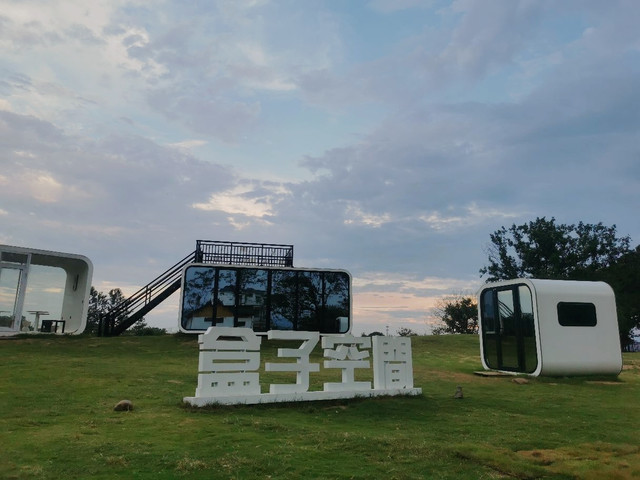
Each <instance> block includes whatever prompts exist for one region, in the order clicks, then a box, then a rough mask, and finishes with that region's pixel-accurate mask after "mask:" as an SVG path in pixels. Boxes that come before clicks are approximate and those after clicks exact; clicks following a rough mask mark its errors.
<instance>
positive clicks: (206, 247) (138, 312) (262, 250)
mask: <svg viewBox="0 0 640 480" xmlns="http://www.w3.org/2000/svg"><path fill="white" fill-rule="evenodd" d="M194 262H195V263H219V264H227V265H256V266H274V267H293V245H278V244H267V243H242V242H218V241H212V240H197V241H196V249H195V251H193V252H191V253H190V254H189V255H187V256H186V257H184V258H183V259H182V260H180V261H179V262H178V263H176V264H175V265H173V266H172V267H170V268H169V269H167V270H166V271H165V272H164V273H162V274H160V275H158V276H157V277H156V278H154V279H153V280H151V281H150V282H149V283H148V284H147V285H145V286H144V287H142V288H141V289H140V290H138V291H137V292H136V293H134V294H133V295H131V296H130V297H129V298H127V299H126V300H123V301H122V302H120V303H119V304H117V305H115V306H114V307H112V308H111V310H109V311H108V312H107V313H105V314H103V315H101V316H100V320H99V324H98V335H100V336H112V335H120V334H121V333H122V332H124V331H125V330H126V329H127V328H129V327H130V326H132V325H133V324H134V323H136V322H137V321H138V320H140V319H141V318H143V317H144V315H146V314H147V313H149V312H150V311H151V310H153V309H154V308H155V307H157V306H158V305H159V304H160V303H162V302H163V301H164V300H166V299H167V298H168V297H169V296H170V295H171V294H172V293H173V292H175V291H176V290H178V289H179V288H180V286H181V284H182V270H183V269H184V267H185V266H187V265H189V264H190V263H194Z"/></svg>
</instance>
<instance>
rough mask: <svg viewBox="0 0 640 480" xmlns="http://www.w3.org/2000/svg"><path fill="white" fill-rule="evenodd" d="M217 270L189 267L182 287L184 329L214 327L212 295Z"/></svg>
mask: <svg viewBox="0 0 640 480" xmlns="http://www.w3.org/2000/svg"><path fill="white" fill-rule="evenodd" d="M215 276H216V270H215V269H214V268H211V267H195V266H194V267H188V268H187V269H186V271H185V276H184V285H183V286H182V287H183V288H182V317H181V318H182V328H184V329H186V330H206V329H207V328H209V327H210V326H212V325H213V321H214V317H213V304H212V295H213V288H214V285H215Z"/></svg>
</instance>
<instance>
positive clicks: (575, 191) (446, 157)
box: [0, 0, 640, 333]
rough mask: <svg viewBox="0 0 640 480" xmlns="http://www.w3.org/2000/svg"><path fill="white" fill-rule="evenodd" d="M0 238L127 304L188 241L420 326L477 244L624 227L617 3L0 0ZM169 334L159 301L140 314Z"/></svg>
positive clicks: (631, 45)
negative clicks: (252, 255) (283, 257)
mask: <svg viewBox="0 0 640 480" xmlns="http://www.w3.org/2000/svg"><path fill="white" fill-rule="evenodd" d="M0 12H1V13H0V243H5V244H11V245H20V246H27V247H33V248H42V249H51V250H58V251H63V252H73V253H80V254H83V255H86V256H88V257H89V258H91V259H92V261H93V262H94V265H95V272H94V282H93V283H94V285H95V286H96V287H97V288H98V289H99V290H103V291H106V290H108V289H109V288H113V287H120V288H122V289H123V290H124V291H125V292H132V291H135V290H136V289H137V288H138V287H140V286H142V285H144V284H145V283H147V282H148V281H149V280H151V279H153V278H154V277H155V276H156V275H158V274H159V273H161V272H162V271H163V270H164V269H165V268H167V267H169V266H171V265H173V264H174V263H175V262H176V261H177V260H179V259H181V258H182V257H184V256H185V255H186V253H188V252H189V251H191V250H192V249H193V247H194V245H195V240H197V239H213V240H234V241H247V242H265V243H287V244H294V245H295V249H296V261H295V264H296V265H297V266H304V267H314V268H315V267H318V268H321V267H329V268H345V269H347V270H349V271H351V273H352V275H353V277H354V290H355V295H354V325H355V332H356V333H360V332H361V331H366V332H370V331H372V330H380V331H384V328H385V327H386V326H387V325H389V330H390V331H391V332H394V331H395V330H397V328H400V327H403V326H406V327H409V328H413V329H414V330H416V331H418V332H420V333H422V332H424V331H427V330H428V326H427V323H428V321H429V319H430V311H431V308H432V307H433V305H434V303H435V302H436V301H437V300H438V299H439V298H441V297H442V296H445V295H448V294H452V293H473V292H475V291H476V290H477V288H479V287H480V285H481V284H482V283H483V280H482V279H481V278H480V277H479V273H478V270H479V269H480V268H481V267H482V266H484V265H485V263H486V260H487V258H486V257H487V256H486V251H485V249H486V245H487V243H488V242H489V234H490V233H492V232H493V231H495V230H497V229H498V228H500V227H501V226H503V225H504V226H509V225H511V224H514V223H515V224H521V223H525V222H528V221H530V220H533V219H535V218H536V217H538V216H546V217H552V216H553V217H555V218H556V219H557V220H558V221H559V222H562V223H577V222H579V221H583V222H587V223H597V222H603V223H604V224H606V225H612V224H616V225H617V227H618V233H619V234H620V235H630V236H631V237H632V241H633V244H634V245H637V243H638V239H639V238H640V225H639V222H638V215H637V211H638V206H639V204H640V202H639V195H640V194H639V192H640V188H639V186H640V185H639V183H640V135H639V131H640V129H639V128H640V96H639V94H638V90H637V86H638V85H639V84H640V68H639V66H640V33H639V31H638V28H637V24H638V20H639V19H640V4H638V3H637V2H635V1H625V0H620V1H610V2H601V1H577V0H576V1H573V0H568V1H564V2H556V1H545V0H539V1H530V0H522V1H518V0H493V1H490V2H481V1H471V0H458V1H435V0H434V1H419V0H395V1H390V0H371V1H357V2H356V1H352V2H351V1H350V2H344V1H309V2H294V1H268V0H253V1H241V0H234V1H231V0H228V1H211V2H187V4H185V3H184V2H173V1H168V0H167V1H162V2H148V1H143V0H132V1H129V0H110V1H89V2H87V1H70V0H67V1H64V2H58V1H50V0H48V1H30V0H20V1H7V0H0ZM147 319H148V321H149V322H150V323H152V324H157V325H161V326H175V324H176V322H177V298H174V297H172V299H171V300H170V301H169V302H168V303H167V304H166V305H163V306H162V307H161V308H160V310H159V311H157V312H154V313H152V314H151V315H150V316H149V317H148V318H147Z"/></svg>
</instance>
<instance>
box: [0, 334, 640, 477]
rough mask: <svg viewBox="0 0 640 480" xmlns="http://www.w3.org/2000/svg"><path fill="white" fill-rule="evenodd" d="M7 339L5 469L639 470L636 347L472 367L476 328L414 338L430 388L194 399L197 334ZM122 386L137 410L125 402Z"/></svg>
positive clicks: (125, 472) (184, 472)
mask: <svg viewBox="0 0 640 480" xmlns="http://www.w3.org/2000/svg"><path fill="white" fill-rule="evenodd" d="M0 349H2V355H1V357H0V358H1V360H0V368H1V369H2V374H1V375H0V478H3V479H4V478H7V479H12V478H15V479H31V478H35V479H39V478H48V479H73V478H98V479H99V478H104V479H113V478H123V479H124V478H127V479H129V478H140V479H144V478H148V479H162V478H189V479H199V478H202V479H205V478H206V479H212V478H238V479H253V478H260V479H263V478H265V479H266V478H271V479H280V478H284V479H288V478H290V479H298V478H326V479H342V478H344V479H347V478H356V479H365V478H367V479H368V478H371V479H379V478H385V479H393V478H396V479H405V478H433V479H438V478H450V479H464V478H468V479H481V478H485V479H490V478H584V479H603V478H614V479H615V478H620V479H632V478H640V408H639V406H638V405H639V404H638V401H639V399H640V354H624V361H625V369H624V371H623V372H622V374H621V375H620V376H619V377H617V378H544V379H530V382H529V383H528V384H525V385H518V384H516V383H514V382H512V381H511V378H508V377H506V378H505V377H496V378H485V377H479V376H476V375H474V374H473V372H474V371H476V370H480V369H481V365H480V359H479V346H478V338H477V336H433V337H414V338H413V361H414V379H415V386H416V387H421V388H422V389H423V395H422V396H420V397H389V398H376V399H358V400H353V401H344V402H328V403H323V402H314V403H299V404H288V405H261V406H243V407H217V408H211V409H202V410H198V409H190V408H187V407H185V406H183V405H182V398H183V397H185V396H193V395H194V393H195V388H196V382H197V364H198V345H197V341H196V338H194V337H186V336H181V335H175V336H163V337H116V338H93V337H53V336H40V337H27V338H25V337H22V338H18V339H11V340H0ZM261 353H262V357H263V362H264V360H265V359H267V360H268V359H270V358H273V355H274V346H273V345H271V344H265V345H263V347H262V350H261ZM280 375H283V374H280ZM312 376H313V374H312ZM264 378H265V380H266V381H267V383H268V380H269V378H267V376H266V375H264ZM312 378H313V377H312ZM327 379H328V378H324V377H323V376H318V377H317V378H314V382H316V383H317V384H319V383H321V382H322V381H327ZM280 380H281V379H280ZM280 380H278V381H280ZM329 381H333V380H330V379H329ZM457 385H461V386H462V387H463V391H464V395H465V398H464V399H462V400H456V399H454V398H453V394H454V392H455V389H456V386H457ZM265 388H266V387H265ZM125 398H126V399H129V400H131V401H133V403H134V405H135V409H134V411H132V412H114V411H113V406H114V405H115V404H116V402H118V401H119V400H121V399H125Z"/></svg>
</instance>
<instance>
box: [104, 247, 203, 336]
mask: <svg viewBox="0 0 640 480" xmlns="http://www.w3.org/2000/svg"><path fill="white" fill-rule="evenodd" d="M195 253H196V252H191V253H190V254H189V255H187V256H186V257H184V258H183V259H182V260H180V261H179V262H178V263H176V264H175V265H173V266H172V267H170V268H169V269H168V270H166V271H165V272H164V273H162V274H160V275H158V276H157V277H156V278H154V279H153V280H151V281H150V282H149V283H148V284H147V285H145V286H144V287H142V288H141V289H140V290H138V291H137V292H135V293H134V294H133V295H131V296H130V297H129V298H127V299H126V300H124V301H122V302H120V303H119V304H117V305H116V306H114V307H113V308H112V309H111V310H109V311H108V312H107V313H106V314H104V315H102V316H101V317H100V323H99V325H98V335H104V336H110V335H120V334H121V333H122V332H124V331H125V330H126V329H127V328H129V327H130V326H131V325H133V324H134V323H136V322H137V321H138V320H140V319H141V318H142V317H143V316H144V315H146V314H147V313H148V312H150V311H151V310H153V309H154V308H155V307H156V306H158V305H159V304H160V303H162V302H163V301H164V300H165V299H166V298H168V297H169V296H170V295H171V294H172V293H173V292H175V291H176V290H178V289H179V288H180V284H181V283H182V269H183V268H184V267H185V266H186V265H188V264H190V263H193V262H194V260H195Z"/></svg>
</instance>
